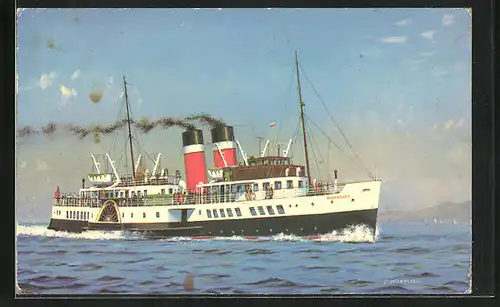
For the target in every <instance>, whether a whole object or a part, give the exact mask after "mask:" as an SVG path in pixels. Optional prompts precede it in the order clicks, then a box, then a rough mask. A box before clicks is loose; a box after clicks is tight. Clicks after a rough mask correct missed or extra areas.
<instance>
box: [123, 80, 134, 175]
mask: <svg viewBox="0 0 500 307" xmlns="http://www.w3.org/2000/svg"><path fill="white" fill-rule="evenodd" d="M123 88H124V92H125V104H126V106H127V125H128V140H129V142H130V158H131V159H132V163H131V164H130V165H131V166H132V179H135V168H134V164H135V161H134V150H133V148H132V130H131V128H130V110H129V103H128V94H127V81H125V76H123Z"/></svg>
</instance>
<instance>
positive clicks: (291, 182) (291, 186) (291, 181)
mask: <svg viewBox="0 0 500 307" xmlns="http://www.w3.org/2000/svg"><path fill="white" fill-rule="evenodd" d="M286 188H287V189H293V180H287V181H286Z"/></svg>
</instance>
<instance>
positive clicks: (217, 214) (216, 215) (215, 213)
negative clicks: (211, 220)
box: [213, 209, 219, 218]
mask: <svg viewBox="0 0 500 307" xmlns="http://www.w3.org/2000/svg"><path fill="white" fill-rule="evenodd" d="M213 212H214V217H215V218H217V217H219V213H217V209H214V210H213Z"/></svg>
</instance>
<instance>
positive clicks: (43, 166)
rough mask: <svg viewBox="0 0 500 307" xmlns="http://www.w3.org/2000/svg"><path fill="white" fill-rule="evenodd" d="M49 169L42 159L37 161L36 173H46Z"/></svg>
mask: <svg viewBox="0 0 500 307" xmlns="http://www.w3.org/2000/svg"><path fill="white" fill-rule="evenodd" d="M48 169H49V165H48V164H47V162H45V161H43V160H41V159H37V160H36V168H35V171H37V172H41V171H45V170H48Z"/></svg>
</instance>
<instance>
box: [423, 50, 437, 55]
mask: <svg viewBox="0 0 500 307" xmlns="http://www.w3.org/2000/svg"><path fill="white" fill-rule="evenodd" d="M434 54H436V52H434V51H432V52H421V53H420V55H421V56H433V55H434Z"/></svg>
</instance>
